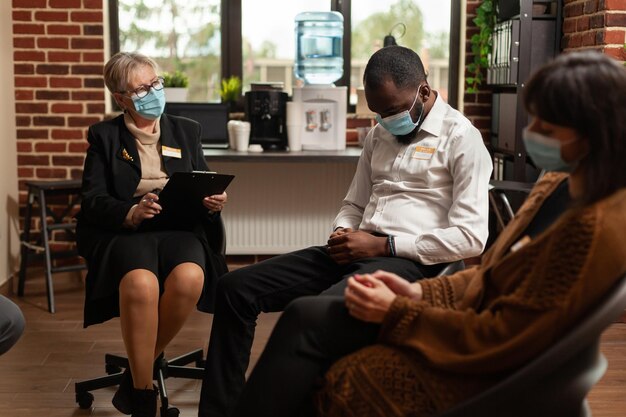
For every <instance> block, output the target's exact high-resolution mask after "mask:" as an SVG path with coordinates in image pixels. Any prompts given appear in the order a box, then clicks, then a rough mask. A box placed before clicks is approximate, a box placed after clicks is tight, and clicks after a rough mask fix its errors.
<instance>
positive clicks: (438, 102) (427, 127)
mask: <svg viewBox="0 0 626 417" xmlns="http://www.w3.org/2000/svg"><path fill="white" fill-rule="evenodd" d="M446 111H447V109H446V103H445V102H444V101H443V99H442V98H441V95H439V94H437V97H436V98H435V102H434V103H433V107H432V108H431V109H430V111H429V112H428V115H427V116H426V118H425V119H424V123H422V126H421V129H422V130H424V131H426V132H428V133H430V134H431V135H433V136H439V135H441V130H442V128H443V119H444V117H445V115H446Z"/></svg>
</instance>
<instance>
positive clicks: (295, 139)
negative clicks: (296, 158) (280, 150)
mask: <svg viewBox="0 0 626 417" xmlns="http://www.w3.org/2000/svg"><path fill="white" fill-rule="evenodd" d="M287 143H288V144H289V150H290V151H291V152H298V151H301V150H302V125H289V124H288V125H287Z"/></svg>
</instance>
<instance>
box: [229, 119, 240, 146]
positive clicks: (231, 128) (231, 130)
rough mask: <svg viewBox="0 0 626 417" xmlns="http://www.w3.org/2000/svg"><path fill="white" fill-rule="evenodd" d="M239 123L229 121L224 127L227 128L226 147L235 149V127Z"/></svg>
mask: <svg viewBox="0 0 626 417" xmlns="http://www.w3.org/2000/svg"><path fill="white" fill-rule="evenodd" d="M237 123H240V122H239V121H238V120H230V121H229V122H228V123H227V124H226V127H227V128H228V147H229V148H230V149H235V125H237Z"/></svg>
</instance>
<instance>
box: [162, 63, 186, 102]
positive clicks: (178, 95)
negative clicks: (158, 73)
mask: <svg viewBox="0 0 626 417" xmlns="http://www.w3.org/2000/svg"><path fill="white" fill-rule="evenodd" d="M163 85H164V87H165V100H166V101H167V102H169V103H177V102H185V101H187V90H188V88H187V87H188V86H189V77H187V75H186V74H185V73H183V72H181V71H178V70H176V71H174V72H173V73H169V72H164V73H163Z"/></svg>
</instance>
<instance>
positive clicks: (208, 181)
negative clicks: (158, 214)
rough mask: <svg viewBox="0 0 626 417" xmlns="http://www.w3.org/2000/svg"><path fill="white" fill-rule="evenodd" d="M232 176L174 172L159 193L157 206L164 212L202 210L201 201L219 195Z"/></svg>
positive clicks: (199, 172) (198, 172) (202, 172)
mask: <svg viewBox="0 0 626 417" xmlns="http://www.w3.org/2000/svg"><path fill="white" fill-rule="evenodd" d="M233 178H235V176H234V175H228V174H217V173H215V172H208V171H193V172H175V173H174V174H173V175H172V177H171V178H170V179H169V181H168V182H167V184H165V187H163V190H161V192H160V193H159V201H158V202H159V204H160V205H161V207H163V213H166V212H170V213H171V212H177V213H180V212H183V213H184V212H190V211H192V210H197V209H199V208H202V207H203V206H202V199H203V198H204V197H208V196H210V195H214V194H221V193H223V192H224V191H225V190H226V187H228V185H229V184H230V182H231V181H232V180H233Z"/></svg>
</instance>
